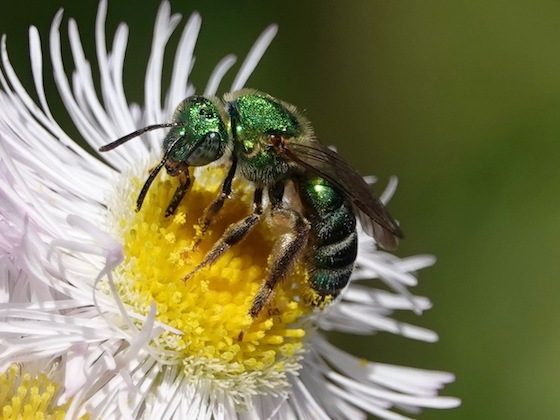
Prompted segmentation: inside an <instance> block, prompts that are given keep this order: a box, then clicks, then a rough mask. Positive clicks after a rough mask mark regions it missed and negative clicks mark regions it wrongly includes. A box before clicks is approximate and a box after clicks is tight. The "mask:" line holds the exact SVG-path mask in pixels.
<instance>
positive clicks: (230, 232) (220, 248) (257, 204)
mask: <svg viewBox="0 0 560 420" xmlns="http://www.w3.org/2000/svg"><path fill="white" fill-rule="evenodd" d="M262 194H263V190H262V188H257V189H255V194H254V197H253V213H251V214H250V215H249V216H247V217H245V218H244V219H242V220H240V221H239V222H237V223H234V224H232V225H231V226H229V227H228V228H227V229H226V231H225V232H224V234H223V235H222V237H221V238H220V239H219V240H218V241H217V242H216V243H215V244H214V246H213V247H212V249H211V250H210V251H209V252H208V253H207V254H206V256H205V257H204V259H203V260H202V262H200V263H199V264H198V265H197V266H196V267H195V268H194V270H193V271H191V272H190V273H189V274H187V275H186V276H185V277H184V279H183V280H185V281H187V280H188V279H190V278H191V277H192V276H194V274H196V273H197V272H198V271H199V270H201V269H203V268H204V267H206V266H208V265H210V264H212V263H213V262H214V261H216V260H217V259H218V258H219V257H220V256H222V255H223V254H224V253H225V252H226V251H227V250H228V249H230V248H231V247H232V246H233V245H235V244H236V243H238V242H240V241H241V240H242V239H243V238H245V237H246V236H247V234H248V233H249V232H251V230H252V229H253V228H254V227H255V226H256V224H257V222H258V221H259V220H260V219H261V216H262V213H263V207H262Z"/></svg>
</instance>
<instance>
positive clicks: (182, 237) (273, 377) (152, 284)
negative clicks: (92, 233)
mask: <svg viewBox="0 0 560 420" xmlns="http://www.w3.org/2000/svg"><path fill="white" fill-rule="evenodd" d="M226 172H227V170H226V168H224V167H222V166H218V165H216V166H207V167H204V168H202V169H200V170H198V171H197V173H196V181H194V182H193V183H192V185H191V187H190V189H189V191H188V192H187V194H186V195H185V197H184V198H183V199H182V200H181V202H180V203H179V205H178V207H177V209H176V211H175V214H174V215H173V217H168V218H166V217H165V209H166V208H167V206H168V205H169V200H171V198H172V197H173V194H174V192H175V191H176V188H177V185H178V181H177V180H176V179H175V178H173V177H169V176H168V175H166V174H163V173H162V174H160V175H159V176H158V177H157V178H156V180H155V181H154V182H153V184H152V186H151V188H150V190H149V191H148V194H147V195H146V198H145V201H144V204H143V207H142V209H141V210H140V211H139V212H136V211H135V209H134V206H135V200H136V196H137V194H138V191H139V189H140V188H141V186H142V184H143V183H142V179H143V177H145V172H144V173H143V174H142V175H138V176H135V177H131V176H123V180H122V182H121V183H119V184H118V185H117V187H116V190H115V192H114V198H113V199H112V200H111V201H110V202H111V203H113V204H112V205H111V208H110V213H109V214H110V215H111V216H112V217H115V215H116V216H117V218H116V220H113V225H114V226H115V231H116V232H115V233H116V234H117V235H119V236H120V237H121V238H122V241H123V244H124V252H125V262H124V264H122V265H121V267H120V268H119V269H118V273H117V275H116V280H115V282H116V284H117V286H118V289H119V291H120V294H121V299H122V300H123V301H124V302H125V303H126V304H128V305H130V306H131V307H132V308H134V310H136V311H138V312H140V313H147V311H148V309H149V306H150V304H151V302H153V301H155V302H156V305H157V310H158V315H157V319H158V320H159V321H161V322H163V323H165V324H167V325H169V326H171V327H173V328H175V329H177V330H180V331H182V333H183V334H182V335H176V334H173V333H171V332H163V333H162V334H161V335H160V336H159V337H157V338H156V339H154V344H155V345H157V346H159V347H160V348H162V349H163V350H165V351H166V354H170V353H171V354H173V355H174V356H173V358H172V360H170V361H171V362H174V363H177V364H181V365H182V366H183V369H184V372H185V374H186V377H188V378H192V379H193V381H195V380H199V379H201V378H213V379H218V380H220V381H221V383H222V385H223V386H224V387H229V388H230V389H231V390H233V391H234V392H235V390H238V391H239V392H243V393H245V392H249V393H258V392H259V390H265V389H271V386H273V387H274V389H276V390H278V392H281V391H282V389H288V387H289V382H288V374H289V373H295V372H296V371H297V370H298V369H299V367H300V363H299V360H300V359H301V353H302V351H303V340H304V339H305V328H304V327H305V325H306V323H305V320H306V316H307V315H309V314H310V313H311V312H312V310H313V308H312V307H311V306H310V305H308V304H307V303H306V299H305V296H306V295H307V294H308V293H309V287H308V286H307V270H306V269H305V268H304V267H303V266H302V265H301V264H299V263H298V264H296V266H295V268H294V270H292V272H291V273H290V274H289V275H287V276H286V278H285V279H283V281H281V282H279V283H278V285H277V286H276V287H275V290H274V297H273V299H272V301H271V302H270V304H269V305H268V306H267V308H265V310H263V311H262V313H260V314H259V317H258V318H257V319H255V320H253V319H252V318H251V316H250V315H249V309H250V307H251V305H252V303H253V300H254V298H255V296H256V295H257V293H258V291H259V289H260V288H261V285H262V283H263V282H264V280H265V279H266V278H267V261H268V258H269V255H270V253H271V252H272V247H273V244H274V242H275V240H276V239H277V238H278V236H279V234H278V232H276V231H275V230H274V227H273V226H271V225H270V224H268V223H259V224H258V225H257V226H256V227H255V228H254V230H253V231H251V233H250V234H248V235H247V237H246V238H245V239H244V240H243V241H241V242H240V243H238V244H236V245H235V246H233V247H232V248H231V249H229V250H228V251H227V252H225V253H224V254H223V255H221V256H220V257H219V258H218V259H217V260H216V261H214V262H212V263H211V264H209V265H208V266H207V267H205V269H204V270H201V271H199V272H196V273H195V274H194V275H193V276H192V278H190V279H189V280H188V281H186V282H185V281H183V279H184V278H185V276H187V275H188V274H189V273H191V272H192V270H193V269H194V268H195V267H196V266H197V265H198V264H199V263H200V262H201V261H202V259H203V258H204V256H205V255H206V253H207V252H208V251H209V250H210V249H211V248H212V246H213V245H214V244H215V243H216V242H217V241H218V239H219V238H220V237H221V235H222V234H223V233H224V232H225V231H226V229H227V228H228V227H229V226H230V225H232V224H234V223H236V222H238V221H240V220H242V219H243V218H244V217H245V216H247V215H249V214H251V212H252V201H253V200H252V198H253V188H252V186H251V185H249V184H248V183H246V182H244V181H242V180H239V179H236V180H235V181H234V183H233V192H232V197H231V199H229V200H227V201H226V202H225V204H224V206H223V208H222V209H221V211H220V214H219V216H217V217H215V218H213V220H212V225H211V227H210V229H208V230H207V231H206V232H204V236H203V237H202V239H201V240H200V242H199V243H198V246H197V247H196V248H195V249H193V247H192V245H193V242H194V241H195V239H196V238H197V236H199V235H200V234H201V227H200V225H199V220H201V217H202V215H203V213H204V209H205V208H206V207H207V206H208V205H209V204H210V203H212V202H213V200H215V198H216V196H217V194H219V193H220V188H221V183H222V182H223V180H224V178H225V176H226ZM295 325H297V327H296V326H295ZM263 392H264V391H263Z"/></svg>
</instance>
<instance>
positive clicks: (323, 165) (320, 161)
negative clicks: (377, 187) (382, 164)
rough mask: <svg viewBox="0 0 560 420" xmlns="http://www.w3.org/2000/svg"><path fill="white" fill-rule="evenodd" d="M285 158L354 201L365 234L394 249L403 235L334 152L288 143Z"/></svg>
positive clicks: (353, 171) (381, 206)
mask: <svg viewBox="0 0 560 420" xmlns="http://www.w3.org/2000/svg"><path fill="white" fill-rule="evenodd" d="M285 156H286V157H287V158H288V159H290V160H292V161H294V162H295V163H297V164H299V165H301V166H303V167H305V168H306V169H308V170H310V171H312V172H314V173H316V174H317V175H319V176H321V177H322V178H325V179H326V180H328V181H329V182H331V183H332V184H334V185H335V186H336V187H337V188H339V189H340V190H341V191H342V192H343V193H344V194H345V195H346V196H347V197H348V199H349V200H350V201H351V202H352V204H353V205H354V208H355V209H356V210H357V215H358V218H359V220H360V222H361V224H362V226H363V228H364V231H365V232H366V233H367V234H368V235H370V236H373V237H374V238H375V240H376V241H377V242H378V243H379V244H380V245H381V246H382V247H383V248H385V249H390V250H392V249H395V248H396V247H397V244H398V238H402V237H403V234H402V231H401V230H400V228H399V226H398V225H397V223H396V222H395V220H394V219H393V218H392V217H391V215H390V214H389V212H388V211H387V209H386V208H385V206H384V205H383V204H382V203H381V201H379V200H378V199H377V198H376V197H374V196H373V194H372V193H371V191H370V188H369V186H368V184H367V183H366V182H365V181H364V179H363V178H362V176H361V175H360V174H359V173H358V172H356V170H354V168H352V167H351V166H350V165H349V164H348V163H347V162H346V161H345V160H344V159H342V157H341V156H340V155H339V154H338V153H336V152H335V151H333V150H331V149H329V148H328V147H326V146H324V145H322V144H321V143H318V142H313V143H311V144H309V143H307V144H303V143H288V144H285Z"/></svg>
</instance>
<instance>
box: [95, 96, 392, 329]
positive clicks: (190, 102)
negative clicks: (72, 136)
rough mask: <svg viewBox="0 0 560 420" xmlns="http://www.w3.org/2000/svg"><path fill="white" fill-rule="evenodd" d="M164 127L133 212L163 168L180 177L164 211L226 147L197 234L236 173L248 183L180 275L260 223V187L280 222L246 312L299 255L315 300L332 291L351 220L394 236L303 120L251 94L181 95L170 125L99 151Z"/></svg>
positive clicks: (346, 251) (365, 191) (352, 174)
mask: <svg viewBox="0 0 560 420" xmlns="http://www.w3.org/2000/svg"><path fill="white" fill-rule="evenodd" d="M165 127H171V130H170V131H169V133H168V134H167V136H166V137H165V139H164V141H163V156H162V159H161V161H160V162H159V164H158V165H157V166H156V167H155V168H153V169H152V170H151V172H150V175H149V176H148V179H147V180H146V182H145V184H144V186H143V188H142V190H141V191H140V194H139V196H138V200H137V208H138V210H140V208H141V207H142V202H143V200H144V197H145V195H146V193H147V191H148V189H149V188H150V185H151V183H152V182H153V180H154V179H155V177H156V175H157V173H158V172H159V171H160V170H161V168H162V167H164V166H165V168H166V170H167V172H168V173H169V175H171V176H179V177H180V179H181V182H180V185H179V187H178V189H177V191H176V192H175V194H174V196H173V198H172V199H171V202H170V203H169V206H168V207H167V211H166V215H170V214H172V213H173V212H174V211H175V210H176V208H177V206H178V205H179V203H180V201H181V199H182V198H183V197H184V195H185V194H186V192H187V190H188V187H189V185H190V178H189V167H190V166H204V165H207V164H209V163H212V162H214V161H216V160H218V159H220V158H221V157H222V156H223V154H224V152H225V150H226V149H227V148H229V149H231V156H230V162H231V165H230V168H229V171H228V174H227V176H226V178H225V180H224V182H223V185H222V191H221V193H220V194H219V195H218V197H216V199H215V200H214V201H213V202H212V203H211V204H210V205H209V206H208V208H207V209H206V210H205V212H204V215H203V217H202V220H201V226H202V231H203V232H204V231H206V229H207V228H208V226H209V225H210V223H211V221H212V219H213V217H214V216H215V215H216V214H217V213H218V212H219V211H220V209H221V208H222V206H223V204H224V202H225V200H226V199H227V198H228V197H229V196H230V194H231V190H232V182H233V179H234V176H235V175H236V174H240V175H241V176H243V177H244V178H245V179H247V180H248V181H251V182H252V183H253V184H254V185H255V193H254V199H253V212H252V214H250V215H248V216H247V217H245V218H244V219H243V220H240V221H239V222H237V223H234V224H232V225H231V226H229V227H228V228H227V229H226V231H225V232H224V233H223V235H222V237H221V238H220V239H219V240H218V241H217V242H216V243H215V244H214V246H213V248H212V249H211V250H210V251H209V252H208V254H207V255H206V256H205V258H204V259H203V261H202V262H201V263H200V264H199V266H198V267H196V268H195V270H194V271H193V272H192V273H190V274H189V275H188V276H187V277H186V279H188V278H190V277H191V276H192V275H193V274H194V273H195V272H197V271H198V270H200V269H201V268H203V267H205V266H207V265H209V264H212V263H213V262H214V261H215V260H216V259H217V258H218V257H220V256H221V255H222V254H223V253H224V252H226V251H227V250H228V249H229V248H230V247H232V246H233V245H235V244H236V243H238V242H239V241H241V240H242V239H243V238H244V237H245V236H246V235H247V234H248V233H249V232H250V231H251V229H252V228H253V227H254V226H255V225H256V224H257V223H258V222H259V221H260V220H261V219H262V217H263V215H264V208H263V193H264V192H265V191H266V192H267V194H268V199H269V203H270V204H269V205H270V216H271V217H272V218H273V221H275V222H277V223H282V224H284V225H287V227H288V228H289V229H288V232H287V233H285V234H283V235H282V236H281V237H280V238H278V240H277V242H276V245H275V246H274V250H273V255H272V258H271V260H270V261H271V262H270V265H269V270H268V277H267V279H266V280H265V281H264V283H263V284H262V286H261V288H260V290H259V292H258V293H257V296H256V297H255V298H254V300H253V304H252V306H251V308H250V310H249V314H250V315H251V316H252V317H253V318H256V317H257V316H258V314H259V313H260V311H261V310H262V309H263V307H264V306H265V305H266V304H267V303H268V301H269V299H270V297H271V295H272V292H273V291H274V288H275V286H276V284H277V283H278V282H279V281H280V280H281V279H282V278H284V277H285V276H286V275H287V273H289V271H290V269H291V267H292V266H293V264H294V262H295V260H296V259H297V258H298V256H300V255H302V254H303V256H304V258H305V260H306V263H307V267H308V270H309V282H310V286H311V287H312V288H313V289H314V290H315V291H316V292H317V293H318V294H319V295H320V296H323V297H326V296H333V297H335V296H337V295H338V294H339V293H340V291H341V290H342V289H343V288H344V287H345V286H346V284H347V283H348V280H349V278H350V275H351V273H352V270H353V267H354V261H355V259H356V255H357V248H358V239H357V233H356V216H358V217H359V219H360V221H361V223H362V226H363V228H364V230H365V231H366V233H368V234H369V235H370V236H373V237H374V238H375V239H376V241H377V243H379V244H380V245H381V246H382V247H383V248H386V249H394V248H395V247H396V246H397V243H398V238H402V232H401V230H400V228H399V226H398V225H397V223H396V222H395V221H394V220H393V218H392V217H391V216H390V215H389V213H388V212H387V210H386V209H385V207H384V206H383V204H382V203H381V202H380V201H379V200H378V199H377V198H375V197H374V196H373V195H372V194H371V192H370V190H369V187H368V185H367V184H366V182H365V181H364V179H363V178H362V177H361V176H360V175H359V174H358V173H357V172H356V171H355V170H354V169H353V168H352V167H351V166H350V165H348V163H346V162H345V161H344V160H343V159H342V158H341V157H340V155H339V154H338V153H336V152H334V151H332V150H330V149H329V148H328V147H326V146H324V145H322V144H321V143H319V142H318V140H317V139H316V138H315V135H314V133H313V129H312V127H311V125H310V123H309V122H308V121H307V120H306V119H305V118H304V117H303V116H302V115H301V114H300V113H299V112H298V111H297V109H296V108H295V107H294V106H293V105H290V104H287V103H285V102H282V101H279V100H278V99H275V98H273V97H272V96H269V95H267V94H264V93H261V92H258V91H254V90H242V91H239V92H235V93H230V94H227V95H225V97H224V101H223V102H222V101H219V100H215V99H209V98H205V97H201V96H191V97H189V98H187V99H185V100H184V101H183V102H181V104H179V106H178V107H177V109H176V111H175V114H174V116H173V122H171V123H164V124H157V125H151V126H148V127H145V128H142V129H140V130H138V131H136V132H134V133H131V134H129V135H127V136H125V137H122V138H121V139H118V140H116V141H114V142H112V143H110V144H108V145H106V146H103V147H102V148H101V149H100V151H107V150H111V149H113V148H115V147H117V146H119V145H121V144H123V143H124V142H126V141H128V140H130V139H132V138H134V137H137V136H139V135H140V134H142V133H144V132H146V131H149V130H154V129H157V128H165ZM287 185H293V188H294V190H295V192H296V194H297V197H299V200H291V203H294V202H297V201H299V203H298V204H288V203H287V202H285V201H284V200H283V198H284V190H285V187H286V186H287Z"/></svg>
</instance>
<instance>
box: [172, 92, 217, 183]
mask: <svg viewBox="0 0 560 420" xmlns="http://www.w3.org/2000/svg"><path fill="white" fill-rule="evenodd" d="M173 121H174V122H175V123H176V124H177V125H176V126H175V127H173V128H172V129H171V130H169V132H168V133H167V136H166V137H165V139H164V141H163V150H164V151H166V152H167V153H168V157H167V162H166V165H165V166H166V169H167V171H168V173H169V174H170V175H176V174H177V173H178V172H180V170H181V168H183V167H186V166H203V165H207V164H209V163H211V162H214V161H216V160H218V159H219V158H220V157H222V155H223V154H224V150H225V146H226V144H227V142H228V134H227V128H226V124H225V122H224V115H223V107H222V106H221V105H220V104H219V103H216V102H214V101H213V100H211V99H209V98H205V97H203V96H190V97H188V98H187V99H185V100H184V101H182V102H181V103H180V104H179V106H178V107H177V109H176V110H175V113H174V115H173ZM171 145H173V147H172V148H171V149H169V148H170V147H171Z"/></svg>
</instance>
